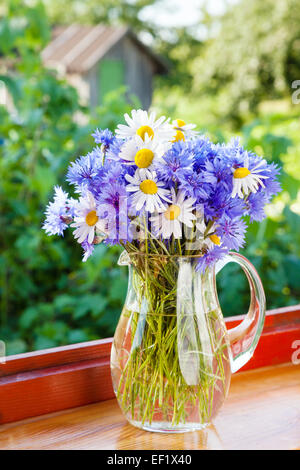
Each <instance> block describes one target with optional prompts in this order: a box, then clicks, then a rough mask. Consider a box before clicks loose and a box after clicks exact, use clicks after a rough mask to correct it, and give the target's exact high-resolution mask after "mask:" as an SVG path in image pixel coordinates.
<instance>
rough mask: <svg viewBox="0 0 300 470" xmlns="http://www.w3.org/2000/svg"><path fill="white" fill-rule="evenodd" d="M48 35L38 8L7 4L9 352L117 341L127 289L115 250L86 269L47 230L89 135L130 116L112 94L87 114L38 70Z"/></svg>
mask: <svg viewBox="0 0 300 470" xmlns="http://www.w3.org/2000/svg"><path fill="white" fill-rule="evenodd" d="M48 37H49V28H48V24H47V21H46V15H45V12H44V9H43V7H42V6H41V5H40V6H38V7H37V8H34V9H32V8H28V7H26V6H24V4H23V2H22V1H14V2H10V8H9V9H8V11H7V15H6V16H5V17H4V18H2V19H1V23H0V49H1V51H4V52H5V57H6V61H7V62H8V63H10V64H12V66H11V67H10V68H9V69H8V70H7V72H6V74H5V76H4V75H2V76H1V79H2V80H5V83H6V85H7V87H8V88H9V90H10V93H11V95H12V96H13V104H14V107H15V109H16V110H17V111H15V112H12V113H8V111H7V109H6V108H5V107H4V106H0V138H1V146H0V175H1V179H0V225H1V231H0V248H1V249H0V296H1V303H0V338H1V339H2V340H4V341H5V342H6V346H7V352H8V354H13V353H19V352H22V351H25V350H33V349H41V348H47V347H52V346H56V345H60V344H68V343H74V342H78V341H86V340H90V339H96V338H99V337H103V336H104V337H105V336H108V335H111V334H112V332H113V328H114V325H115V323H116V321H117V318H118V316H119V313H120V309H121V306H122V303H123V300H124V293H125V290H126V278H127V273H126V272H125V271H124V270H122V269H119V268H118V267H117V258H118V255H119V250H118V249H117V248H111V249H109V250H108V249H106V248H105V247H103V246H102V247H99V248H98V249H97V250H96V255H95V256H94V257H93V259H92V260H90V261H89V262H88V263H85V264H84V263H82V262H81V256H82V253H81V248H80V246H79V245H78V244H77V243H76V242H74V239H73V237H72V235H71V234H70V233H69V234H67V235H66V236H65V238H64V239H61V238H59V237H51V238H48V237H47V236H46V235H45V233H44V232H43V231H42V230H41V225H42V222H43V218H44V215H43V213H44V210H45V206H46V203H47V201H48V198H49V197H50V196H51V194H52V187H53V185H54V184H57V183H59V184H63V183H64V181H63V177H64V175H65V172H66V169H67V165H68V163H69V161H70V160H73V159H75V158H76V157H78V156H80V155H81V154H84V153H86V152H87V151H88V150H89V149H90V148H91V146H92V145H93V139H92V138H91V137H90V134H91V132H92V129H94V128H95V127H96V125H97V126H102V127H104V128H105V127H110V128H114V127H115V126H116V123H117V122H119V121H120V116H121V115H122V114H124V112H127V111H129V109H130V106H129V104H128V103H127V102H126V101H125V98H124V93H120V92H115V93H112V94H110V95H109V96H107V97H106V102H105V104H104V105H103V106H102V107H101V108H99V109H97V110H96V111H95V112H94V114H93V115H92V116H91V115H90V110H89V109H85V108H84V107H82V106H80V105H79V103H78V97H77V94H76V91H75V90H74V89H73V88H72V87H70V86H69V85H68V84H67V83H66V82H65V81H63V80H61V79H59V78H57V77H56V75H55V73H54V72H52V71H49V70H47V69H45V68H44V67H43V66H42V64H41V60H40V55H39V52H40V49H41V47H42V45H43V44H44V43H45V41H46V40H47V39H48ZM79 122H80V124H79ZM82 122H84V123H85V124H82Z"/></svg>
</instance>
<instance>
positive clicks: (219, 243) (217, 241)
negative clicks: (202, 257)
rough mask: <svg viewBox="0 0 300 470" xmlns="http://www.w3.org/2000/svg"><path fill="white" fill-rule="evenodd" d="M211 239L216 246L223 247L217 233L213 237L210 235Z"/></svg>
mask: <svg viewBox="0 0 300 470" xmlns="http://www.w3.org/2000/svg"><path fill="white" fill-rule="evenodd" d="M209 239H210V240H211V241H212V242H213V243H214V244H215V245H221V239H220V237H218V235H216V234H215V233H214V234H213V235H210V237H209Z"/></svg>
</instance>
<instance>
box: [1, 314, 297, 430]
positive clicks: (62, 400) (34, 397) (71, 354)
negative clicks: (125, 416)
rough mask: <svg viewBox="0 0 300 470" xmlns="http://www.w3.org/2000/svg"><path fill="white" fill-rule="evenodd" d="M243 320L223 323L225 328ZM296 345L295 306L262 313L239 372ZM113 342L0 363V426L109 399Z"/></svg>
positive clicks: (287, 353)
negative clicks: (251, 348) (260, 329)
mask: <svg viewBox="0 0 300 470" xmlns="http://www.w3.org/2000/svg"><path fill="white" fill-rule="evenodd" d="M242 319H243V316H241V317H231V318H227V319H226V325H227V327H228V328H232V327H234V326H236V325H237V324H238V323H240V321H241V320H242ZM295 341H300V305H295V306H292V307H286V308H281V309H277V310H271V311H269V312H267V315H266V321H265V326H264V330H263V333H262V336H261V339H260V341H259V344H258V346H257V348H256V351H255V354H254V356H253V357H252V359H251V360H250V361H249V362H248V364H246V366H244V368H243V369H242V370H247V369H254V368H258V367H264V366H270V365H275V364H281V363H288V362H291V361H292V354H293V352H294V351H295V350H294V349H293V343H295ZM111 342H112V339H111V338H108V339H103V340H99V341H90V342H87V343H79V344H75V345H70V346H63V347H59V348H53V349H46V350H43V351H36V352H31V353H25V354H19V355H16V356H8V357H7V358H6V363H5V364H1V363H0V423H1V424H3V423H9V422H12V421H18V420H20V419H24V418H29V417H33V416H38V415H42V414H45V413H50V412H54V411H60V410H65V409H68V408H74V407H76V406H82V405H87V404H89V403H95V402H97V401H102V400H107V399H110V398H113V396H114V394H113V389H112V383H111V377H110V368H109V356H110V349H111Z"/></svg>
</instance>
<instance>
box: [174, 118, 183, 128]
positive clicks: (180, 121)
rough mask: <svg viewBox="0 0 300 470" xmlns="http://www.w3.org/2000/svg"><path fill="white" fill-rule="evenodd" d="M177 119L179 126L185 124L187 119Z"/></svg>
mask: <svg viewBox="0 0 300 470" xmlns="http://www.w3.org/2000/svg"><path fill="white" fill-rule="evenodd" d="M176 121H177V126H178V127H183V126H185V121H184V120H183V119H176Z"/></svg>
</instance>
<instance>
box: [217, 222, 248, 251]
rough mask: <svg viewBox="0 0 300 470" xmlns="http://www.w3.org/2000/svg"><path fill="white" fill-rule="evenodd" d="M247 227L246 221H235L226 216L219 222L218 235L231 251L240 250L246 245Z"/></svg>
mask: <svg viewBox="0 0 300 470" xmlns="http://www.w3.org/2000/svg"><path fill="white" fill-rule="evenodd" d="M246 230H247V225H246V222H245V221H244V220H242V219H241V218H239V217H235V218H234V219H232V218H230V217H228V216H227V215H224V216H223V217H222V218H221V219H220V220H218V227H217V230H216V232H217V235H218V236H219V237H220V238H221V240H222V243H223V245H224V246H226V247H227V248H228V249H229V250H239V248H241V247H242V246H243V245H244V243H245V233H246Z"/></svg>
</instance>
